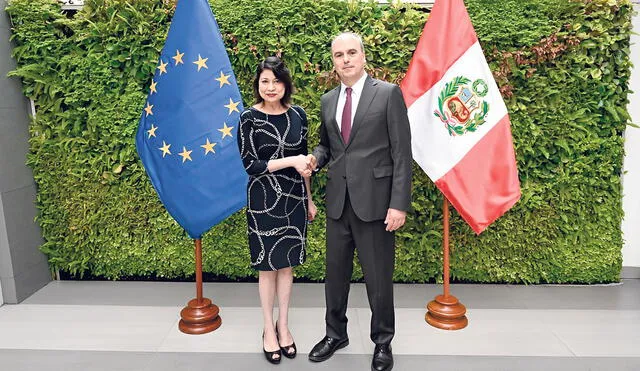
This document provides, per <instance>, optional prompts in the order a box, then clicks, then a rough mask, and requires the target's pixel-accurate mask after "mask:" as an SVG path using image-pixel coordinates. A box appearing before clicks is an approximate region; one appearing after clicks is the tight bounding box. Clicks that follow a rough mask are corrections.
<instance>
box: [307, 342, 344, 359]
mask: <svg viewBox="0 0 640 371" xmlns="http://www.w3.org/2000/svg"><path fill="white" fill-rule="evenodd" d="M347 345H349V339H342V340H340V339H334V338H330V337H328V336H325V337H324V339H322V340H320V342H319V343H318V344H316V345H315V346H314V347H313V349H311V352H309V360H310V361H313V362H322V361H326V360H327V359H329V358H331V356H332V355H333V353H335V352H336V350H338V349H342V348H344V347H346V346H347Z"/></svg>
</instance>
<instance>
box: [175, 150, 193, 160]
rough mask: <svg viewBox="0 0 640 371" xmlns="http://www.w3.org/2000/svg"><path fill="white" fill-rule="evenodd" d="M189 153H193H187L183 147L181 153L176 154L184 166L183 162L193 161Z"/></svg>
mask: <svg viewBox="0 0 640 371" xmlns="http://www.w3.org/2000/svg"><path fill="white" fill-rule="evenodd" d="M191 152H193V151H187V149H186V148H185V147H182V152H180V153H178V154H179V155H180V156H182V163H183V164H184V162H185V161H187V160H189V161H193V160H192V159H191Z"/></svg>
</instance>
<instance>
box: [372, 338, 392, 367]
mask: <svg viewBox="0 0 640 371" xmlns="http://www.w3.org/2000/svg"><path fill="white" fill-rule="evenodd" d="M392 368H393V354H392V353H391V345H389V344H377V345H376V349H375V350H374V351H373V360H372V361H371V371H390V370H391V369H392Z"/></svg>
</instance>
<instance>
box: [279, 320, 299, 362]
mask: <svg viewBox="0 0 640 371" xmlns="http://www.w3.org/2000/svg"><path fill="white" fill-rule="evenodd" d="M276 338H277V339H278V346H280V336H278V321H276ZM280 350H281V353H282V355H283V356H285V357H287V358H289V359H294V358H296V355H298V349H297V348H296V342H295V341H294V342H293V343H291V345H287V346H284V347H283V346H280ZM292 350H293V351H292Z"/></svg>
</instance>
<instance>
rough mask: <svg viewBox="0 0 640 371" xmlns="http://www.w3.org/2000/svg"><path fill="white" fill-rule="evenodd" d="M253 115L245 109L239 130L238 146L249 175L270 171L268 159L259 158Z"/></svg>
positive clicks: (241, 116)
mask: <svg viewBox="0 0 640 371" xmlns="http://www.w3.org/2000/svg"><path fill="white" fill-rule="evenodd" d="M253 129H254V126H253V115H252V114H251V112H249V111H245V112H243V113H242V115H240V128H239V130H238V148H239V149H240V157H241V158H242V163H243V165H244V169H245V170H246V171H247V174H249V175H253V176H255V175H260V174H265V173H267V172H268V169H267V162H268V160H261V159H259V158H258V151H257V148H256V146H255V142H254V139H255V137H254V131H253Z"/></svg>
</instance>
